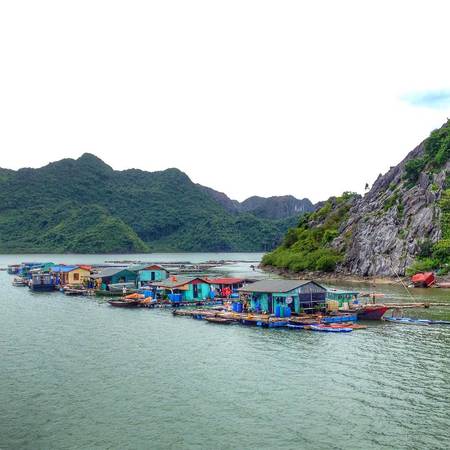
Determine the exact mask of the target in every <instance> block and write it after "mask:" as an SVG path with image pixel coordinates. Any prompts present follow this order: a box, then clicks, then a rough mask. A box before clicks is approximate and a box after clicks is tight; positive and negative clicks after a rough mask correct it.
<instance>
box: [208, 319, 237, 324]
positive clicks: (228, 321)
mask: <svg viewBox="0 0 450 450" xmlns="http://www.w3.org/2000/svg"><path fill="white" fill-rule="evenodd" d="M205 320H206V321H207V322H210V323H218V324H220V325H229V324H230V323H233V322H234V320H233V319H225V318H224V317H205Z"/></svg>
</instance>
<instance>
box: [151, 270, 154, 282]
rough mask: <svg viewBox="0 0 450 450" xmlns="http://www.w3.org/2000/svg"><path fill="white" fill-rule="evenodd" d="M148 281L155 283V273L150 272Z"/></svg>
mask: <svg viewBox="0 0 450 450" xmlns="http://www.w3.org/2000/svg"><path fill="white" fill-rule="evenodd" d="M150 279H151V280H152V281H155V272H152V273H151V275H150Z"/></svg>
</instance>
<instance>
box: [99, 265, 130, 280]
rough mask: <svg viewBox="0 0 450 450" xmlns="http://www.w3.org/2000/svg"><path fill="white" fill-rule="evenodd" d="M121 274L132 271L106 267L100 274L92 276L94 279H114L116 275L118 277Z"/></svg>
mask: <svg viewBox="0 0 450 450" xmlns="http://www.w3.org/2000/svg"><path fill="white" fill-rule="evenodd" d="M120 272H130V273H131V271H130V270H128V269H126V268H124V267H105V268H104V269H102V270H101V271H100V272H98V273H96V274H95V275H92V278H108V277H112V276H114V275H117V274H118V273H120Z"/></svg>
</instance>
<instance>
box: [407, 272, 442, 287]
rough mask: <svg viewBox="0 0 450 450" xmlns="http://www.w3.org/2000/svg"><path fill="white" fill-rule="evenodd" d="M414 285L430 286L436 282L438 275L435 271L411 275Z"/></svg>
mask: <svg viewBox="0 0 450 450" xmlns="http://www.w3.org/2000/svg"><path fill="white" fill-rule="evenodd" d="M411 282H412V284H413V285H414V287H430V286H432V285H433V284H434V283H436V276H435V275H434V273H433V272H422V273H416V274H415V275H413V276H412V277H411Z"/></svg>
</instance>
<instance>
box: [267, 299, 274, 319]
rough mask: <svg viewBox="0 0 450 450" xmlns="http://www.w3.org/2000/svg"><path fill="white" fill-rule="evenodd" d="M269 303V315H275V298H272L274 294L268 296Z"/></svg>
mask: <svg viewBox="0 0 450 450" xmlns="http://www.w3.org/2000/svg"><path fill="white" fill-rule="evenodd" d="M267 303H268V306H269V314H273V298H272V294H269V295H268V300H267Z"/></svg>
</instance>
